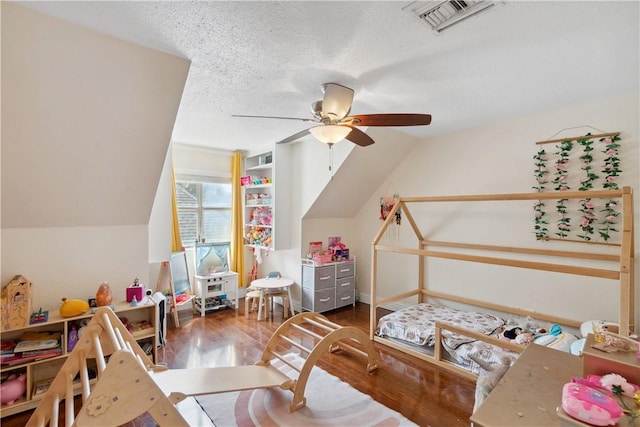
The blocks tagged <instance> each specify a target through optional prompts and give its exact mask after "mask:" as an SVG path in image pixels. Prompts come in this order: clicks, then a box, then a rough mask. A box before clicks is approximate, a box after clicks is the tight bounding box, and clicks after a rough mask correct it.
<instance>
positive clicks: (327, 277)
mask: <svg viewBox="0 0 640 427" xmlns="http://www.w3.org/2000/svg"><path fill="white" fill-rule="evenodd" d="M315 270H316V271H315V277H314V288H315V289H316V291H317V290H320V289H327V288H335V286H336V269H335V268H334V266H332V265H328V266H326V267H320V268H316V269H315Z"/></svg>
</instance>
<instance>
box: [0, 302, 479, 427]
mask: <svg viewBox="0 0 640 427" xmlns="http://www.w3.org/2000/svg"><path fill="white" fill-rule="evenodd" d="M243 307H244V306H243V304H242V301H241V304H240V308H241V309H240V310H231V309H226V310H220V311H217V312H211V313H208V314H207V315H206V316H205V317H200V316H198V315H195V316H191V314H189V313H188V312H187V313H184V312H183V314H181V316H180V322H181V328H173V327H172V326H173V325H172V322H171V321H169V326H170V328H169V330H168V332H167V340H168V342H167V345H166V346H165V351H164V352H163V351H162V349H160V350H159V361H160V362H163V361H164V362H166V363H167V365H168V366H169V367H170V368H190V367H214V366H234V365H250V364H253V363H255V362H256V361H257V360H259V359H260V357H261V356H262V351H263V349H264V347H265V345H266V344H267V341H268V340H269V338H270V337H271V335H272V334H273V331H275V329H276V328H277V327H278V326H279V325H280V324H281V323H282V307H281V306H277V307H276V309H275V311H274V313H273V315H272V316H271V318H270V319H269V320H267V321H261V322H258V321H257V320H256V314H255V313H251V314H250V316H249V317H248V318H245V316H244V310H243V309H242V308H243ZM324 314H325V315H326V316H327V318H329V320H331V321H333V322H335V323H338V324H340V325H345V326H347V325H350V326H355V327H358V328H360V329H362V330H363V331H364V332H365V333H367V334H368V333H369V332H368V331H369V305H366V304H361V303H358V304H356V306H355V307H351V306H349V307H345V308H341V309H337V310H333V311H331V312H328V313H324ZM374 346H375V350H376V352H377V356H378V359H379V367H378V369H377V370H376V371H374V372H373V373H370V374H367V373H366V368H365V364H364V363H363V359H362V358H358V357H353V356H350V355H340V354H330V353H328V354H326V355H323V356H322V357H321V358H320V359H319V361H318V366H320V367H321V368H322V369H324V370H325V371H327V372H329V373H330V374H332V375H335V376H337V377H339V378H341V379H342V380H343V381H345V382H347V383H349V384H351V385H352V386H353V387H355V388H356V389H358V390H360V391H361V392H363V393H366V394H369V395H370V396H371V397H373V398H374V399H375V400H377V401H378V402H380V403H382V404H383V405H385V406H387V407H389V408H391V409H394V410H396V411H398V412H400V413H402V414H403V415H404V416H405V417H407V418H408V419H410V420H411V421H413V422H414V423H416V424H418V425H420V426H432V427H454V426H469V425H470V422H469V417H470V415H471V410H472V408H473V403H474V389H475V385H474V383H473V382H472V381H470V380H468V379H465V378H462V377H459V376H456V375H454V374H451V373H449V372H447V371H445V370H442V369H439V368H436V367H435V366H432V365H431V364H429V363H427V362H424V361H421V360H417V359H415V358H412V357H410V356H407V355H404V354H402V353H400V352H398V351H396V350H394V349H391V348H389V347H386V346H383V345H380V344H378V343H374ZM163 353H164V354H163ZM307 387H313V384H312V383H308V384H307ZM327 392H330V391H327ZM63 413H64V412H62V411H61V414H63ZM30 414H31V411H29V412H24V413H22V414H16V415H13V416H10V417H6V418H3V419H2V426H3V427H22V426H24V425H25V424H26V422H27V420H28V419H29V416H30ZM155 425H156V424H155V422H154V421H153V419H151V418H150V417H149V416H142V417H139V418H138V419H136V420H134V421H133V422H132V423H129V425H128V426H129V427H148V426H155ZM221 427H224V426H221Z"/></svg>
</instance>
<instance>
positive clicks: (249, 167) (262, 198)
mask: <svg viewBox="0 0 640 427" xmlns="http://www.w3.org/2000/svg"><path fill="white" fill-rule="evenodd" d="M245 171H246V174H247V175H246V176H245V177H244V180H243V186H242V188H243V189H244V238H245V243H246V244H247V245H248V246H252V247H255V246H260V247H264V248H268V249H272V247H273V245H272V243H273V237H274V236H273V222H272V220H273V214H274V212H273V211H274V209H273V179H274V177H273V152H271V151H269V152H266V153H261V154H258V155H255V156H250V157H247V158H246V159H245Z"/></svg>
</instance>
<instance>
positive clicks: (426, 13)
mask: <svg viewBox="0 0 640 427" xmlns="http://www.w3.org/2000/svg"><path fill="white" fill-rule="evenodd" d="M491 6H493V2H490V1H485V0H479V1H473V0H449V1H414V2H411V3H409V4H408V5H407V6H405V7H404V8H403V10H407V11H409V12H411V13H413V14H415V15H416V16H418V18H420V19H421V20H423V21H424V22H426V23H428V24H429V25H430V26H431V28H433V29H434V30H435V31H437V32H440V31H442V30H444V29H446V28H449V27H451V26H452V25H454V24H457V23H459V22H461V21H463V20H465V19H467V18H469V17H471V16H473V15H475V14H477V13H480V12H482V11H483V10H486V9H488V8H490V7H491Z"/></svg>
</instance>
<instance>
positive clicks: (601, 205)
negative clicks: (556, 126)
mask: <svg viewBox="0 0 640 427" xmlns="http://www.w3.org/2000/svg"><path fill="white" fill-rule="evenodd" d="M564 130H566V129H564ZM600 132H601V133H599V134H594V135H592V134H591V133H587V134H586V135H583V136H575V137H568V138H560V139H548V140H545V141H538V142H536V145H546V144H554V148H555V149H554V150H553V151H552V150H545V148H540V149H539V150H538V151H537V153H536V154H535V155H534V156H533V160H534V177H535V179H536V185H535V186H534V187H533V189H535V190H536V191H538V192H543V191H547V190H549V189H552V190H555V191H569V190H572V189H573V191H575V190H578V191H587V190H595V189H598V188H602V189H607V190H617V189H618V188H619V186H618V181H619V179H620V175H621V172H622V170H621V169H620V155H619V149H620V132H610V133H604V132H602V131H600ZM549 165H551V166H549ZM533 211H534V233H535V235H536V238H537V239H540V240H553V239H564V240H566V239H572V238H577V239H580V240H582V241H590V242H596V243H597V241H604V242H609V241H610V240H611V239H612V238H613V234H614V233H617V232H618V231H619V230H618V229H617V228H616V227H617V218H618V216H619V215H620V212H619V211H618V210H617V202H616V201H615V200H605V201H601V202H598V203H596V202H594V201H592V200H591V199H589V198H585V199H581V200H573V201H570V200H567V199H559V200H557V201H556V202H555V206H554V207H550V206H545V203H544V202H543V201H541V200H538V201H537V202H536V203H535V204H534V206H533ZM553 214H555V215H556V218H557V219H556V220H553V221H552V220H551V219H550V218H551V215H553ZM550 228H551V230H550Z"/></svg>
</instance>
